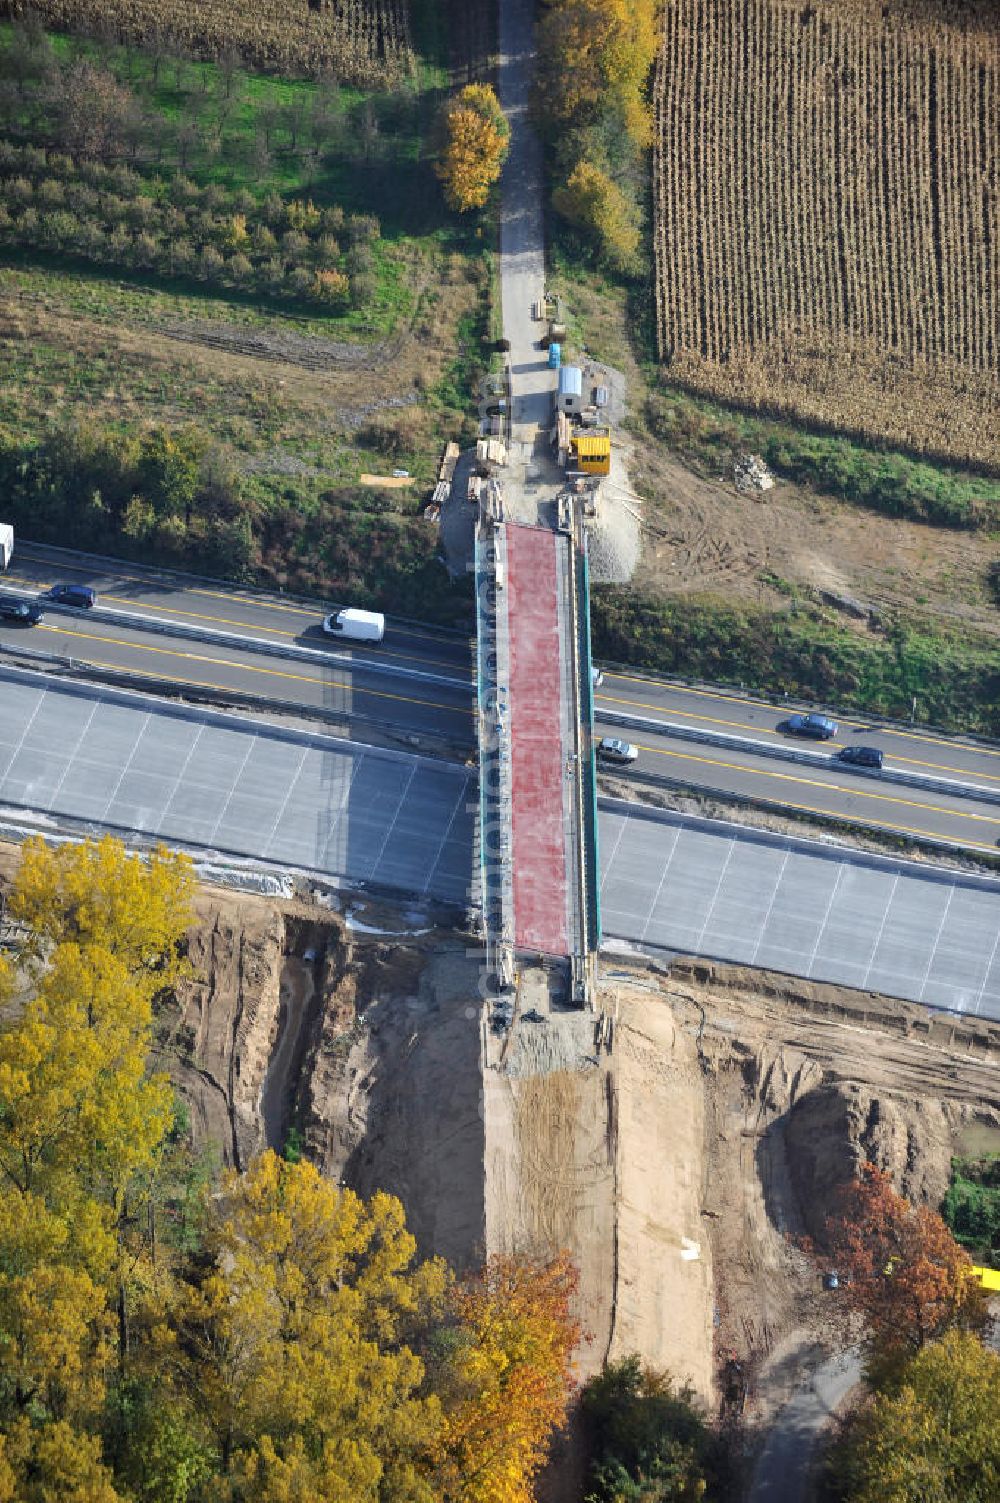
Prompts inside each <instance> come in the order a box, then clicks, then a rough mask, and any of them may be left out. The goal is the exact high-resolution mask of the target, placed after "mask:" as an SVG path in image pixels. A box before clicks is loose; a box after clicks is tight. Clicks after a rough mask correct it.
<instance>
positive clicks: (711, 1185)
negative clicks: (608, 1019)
mask: <svg viewBox="0 0 1000 1503" xmlns="http://www.w3.org/2000/svg"><path fill="white" fill-rule="evenodd" d="M657 982H658V986H659V998H658V1005H660V1006H667V1007H669V1008H670V1010H671V1012H672V1014H673V1016H674V1018H675V1020H676V1023H677V1026H678V1027H679V1028H680V1029H682V1030H683V1031H684V1032H686V1033H687V1034H688V1035H689V1036H690V1037H692V1038H693V1039H694V1040H695V1043H696V1047H697V1050H698V1056H699V1061H700V1070H701V1079H702V1089H703V1099H704V1112H705V1135H704V1141H703V1153H702V1169H703V1175H704V1178H703V1186H702V1218H703V1224H704V1226H705V1229H706V1230H705V1235H706V1237H707V1240H708V1241H709V1242H710V1245H711V1249H712V1257H713V1261H714V1267H715V1287H714V1301H715V1311H714V1317H713V1319H714V1324H715V1341H714V1348H715V1350H714V1359H715V1362H716V1364H717V1366H716V1371H717V1372H718V1365H719V1364H721V1361H722V1360H724V1357H725V1356H726V1355H727V1354H728V1353H729V1352H736V1353H737V1354H738V1355H739V1357H740V1358H741V1360H743V1361H744V1363H745V1364H746V1365H747V1366H748V1368H749V1370H750V1372H751V1374H752V1375H753V1378H752V1383H751V1389H750V1399H749V1403H748V1408H747V1418H748V1421H750V1422H751V1423H753V1422H755V1421H756V1422H764V1421H766V1419H767V1417H768V1415H769V1414H770V1413H771V1412H772V1410H773V1408H774V1407H775V1406H776V1405H777V1404H779V1403H781V1402H782V1401H783V1400H784V1398H785V1397H787V1395H788V1384H789V1382H790V1381H792V1380H793V1377H794V1374H795V1373H796V1372H797V1371H798V1370H799V1367H800V1363H801V1360H802V1358H803V1355H804V1354H805V1353H807V1352H808V1350H809V1349H810V1348H814V1347H816V1345H817V1344H818V1343H820V1342H822V1341H823V1340H824V1339H825V1337H826V1336H827V1335H828V1334H829V1331H828V1320H827V1307H826V1302H825V1300H824V1296H823V1295H822V1293H821V1291H820V1283H819V1279H818V1275H817V1270H816V1268H815V1266H814V1265H813V1264H812V1263H811V1262H810V1261H809V1260H808V1259H807V1258H806V1257H805V1256H804V1254H803V1253H802V1252H801V1251H800V1250H799V1247H798V1240H799V1239H800V1238H802V1237H803V1236H806V1235H810V1234H811V1235H814V1236H816V1237H819V1238H821V1237H822V1232H823V1223H824V1220H825V1217H826V1215H827V1214H829V1212H830V1211H831V1209H832V1208H833V1206H834V1204H835V1201H836V1194H837V1190H838V1188H839V1186H840V1185H841V1184H843V1183H844V1182H845V1180H847V1179H848V1178H850V1177H851V1176H852V1175H853V1173H854V1172H855V1170H856V1168H857V1166H858V1165H859V1164H860V1163H861V1162H863V1161H864V1160H866V1159H867V1160H871V1161H872V1162H874V1163H876V1164H878V1165H879V1166H880V1167H881V1168H884V1169H888V1170H890V1171H891V1172H892V1174H893V1176H894V1179H895V1183H896V1185H897V1186H898V1188H899V1189H900V1190H901V1191H902V1192H903V1193H904V1194H906V1195H907V1196H909V1197H910V1198H912V1199H914V1200H925V1201H927V1202H929V1203H930V1204H932V1205H935V1206H936V1205H938V1204H939V1203H940V1200H941V1197H942V1195H943V1193H944V1190H945V1187H946V1186H947V1183H948V1175H949V1167H950V1160H951V1157H952V1155H953V1154H954V1153H956V1152H969V1151H978V1145H979V1144H980V1143H994V1144H995V1143H1000V1075H998V1072H997V1065H998V1064H1000V1025H997V1024H989V1023H984V1022H978V1021H977V1020H975V1019H957V1018H955V1017H952V1016H950V1015H945V1014H933V1013H928V1012H926V1011H925V1010H924V1009H922V1008H920V1007H917V1006H914V1005H910V1004H907V1003H901V1002H896V1001H893V1000H890V999H886V998H882V997H878V996H876V995H874V994H871V993H859V992H850V991H845V990H843V989H841V988H837V987H833V986H823V985H817V984H812V983H806V982H796V981H793V980H790V979H789V978H787V977H780V976H775V975H772V974H769V973H767V972H760V971H751V970H748V969H745V968H741V967H737V966H720V965H706V964H702V963H697V962H675V963H674V964H673V966H672V967H671V968H670V971H669V972H664V973H660V974H659V975H658V976H657Z"/></svg>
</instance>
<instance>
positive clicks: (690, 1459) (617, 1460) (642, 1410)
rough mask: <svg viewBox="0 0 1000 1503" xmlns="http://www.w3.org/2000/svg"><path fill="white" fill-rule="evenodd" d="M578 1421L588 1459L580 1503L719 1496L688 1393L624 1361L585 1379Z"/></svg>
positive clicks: (711, 1454) (657, 1502) (709, 1448)
mask: <svg viewBox="0 0 1000 1503" xmlns="http://www.w3.org/2000/svg"><path fill="white" fill-rule="evenodd" d="M580 1408H581V1414H582V1417H583V1423H584V1426H585V1429H586V1435H587V1441H588V1446H589V1450H590V1455H591V1465H590V1472H589V1475H588V1485H587V1492H586V1503H666V1500H668V1499H670V1500H674V1499H676V1500H678V1503H681V1500H683V1503H689V1500H694V1499H701V1498H707V1497H710V1496H713V1495H714V1496H721V1494H717V1493H715V1494H713V1493H711V1492H710V1491H709V1486H710V1482H711V1481H712V1479H713V1474H717V1472H718V1457H717V1455H716V1448H715V1444H714V1441H713V1438H712V1435H711V1432H710V1431H709V1429H708V1427H707V1425H706V1424H705V1420H704V1418H703V1416H702V1415H701V1414H700V1413H699V1410H698V1408H697V1406H696V1404H695V1402H694V1396H693V1394H692V1392H691V1390H690V1389H689V1388H680V1389H675V1387H674V1385H673V1382H672V1381H671V1379H670V1377H669V1376H668V1375H667V1374H666V1373H659V1372H656V1371H654V1370H653V1369H651V1368H644V1367H643V1366H642V1363H641V1362H640V1360H639V1358H638V1357H637V1356H631V1357H624V1358H622V1360H621V1361H619V1362H615V1363H612V1364H610V1365H609V1366H608V1367H606V1368H605V1369H604V1371H603V1372H602V1373H599V1374H598V1375H597V1376H596V1377H595V1378H592V1379H591V1380H590V1382H589V1383H588V1384H587V1386H586V1387H585V1388H584V1390H583V1395H582V1398H581V1405H580Z"/></svg>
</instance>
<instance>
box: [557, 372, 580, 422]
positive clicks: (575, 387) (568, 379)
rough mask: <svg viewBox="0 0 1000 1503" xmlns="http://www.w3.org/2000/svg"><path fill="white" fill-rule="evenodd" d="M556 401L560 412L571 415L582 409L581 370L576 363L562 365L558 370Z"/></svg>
mask: <svg viewBox="0 0 1000 1503" xmlns="http://www.w3.org/2000/svg"><path fill="white" fill-rule="evenodd" d="M556 403H557V406H558V408H559V411H560V412H566V413H568V414H569V415H570V417H573V416H575V415H577V414H579V413H581V412H582V411H583V372H582V371H581V369H580V367H579V366H578V365H564V366H562V367H561V368H560V371H559V390H558V394H557V396H556Z"/></svg>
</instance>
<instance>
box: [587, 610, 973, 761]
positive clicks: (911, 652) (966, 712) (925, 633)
mask: <svg viewBox="0 0 1000 1503" xmlns="http://www.w3.org/2000/svg"><path fill="white" fill-rule="evenodd" d="M592 609H593V618H592V625H593V637H594V652H595V655H596V656H597V657H599V658H604V659H607V660H609V661H611V662H615V663H627V664H632V665H634V666H635V667H644V668H649V669H652V670H654V671H656V672H662V673H668V674H674V675H677V676H678V677H681V678H692V679H698V680H701V681H703V682H708V683H727V684H739V685H741V686H743V687H744V688H747V689H753V690H757V691H759V692H760V693H763V694H768V695H773V696H779V697H780V696H781V695H783V694H787V695H790V696H792V697H793V698H797V699H806V700H815V701H817V702H819V703H824V704H828V705H834V706H837V705H839V706H842V707H843V708H845V709H855V710H858V711H862V712H867V713H872V714H879V715H885V716H889V717H893V718H902V719H907V718H909V717H910V715H911V714H913V715H914V718H915V719H916V720H919V721H921V722H926V723H930V724H933V725H940V726H944V727H948V728H952V729H955V730H959V729H965V730H971V731H977V732H980V733H981V734H983V735H993V736H995V735H998V734H1000V666H998V661H997V651H996V644H995V641H994V639H993V638H992V637H987V636H986V635H985V634H983V635H981V636H980V635H977V634H975V633H973V632H970V631H968V630H964V631H963V630H958V629H951V630H948V629H945V628H941V629H935V628H933V627H931V626H928V625H927V623H926V622H919V621H916V620H912V619H907V618H906V617H904V616H902V615H900V616H898V617H896V618H894V619H890V618H888V617H886V618H885V619H884V620H883V621H882V625H881V629H880V630H879V631H878V632H877V633H864V634H862V633H860V632H858V631H856V630H852V629H851V628H850V627H846V626H843V625H841V624H840V622H839V621H838V619H837V616H836V614H835V613H834V612H833V611H830V610H828V609H824V608H823V607H822V606H820V605H818V604H816V603H814V602H810V601H808V600H802V601H791V602H789V603H788V604H787V605H786V607H785V608H784V609H782V610H774V609H771V608H768V607H763V608H757V607H755V606H754V605H753V604H751V603H750V602H743V603H741V604H739V605H733V604H728V603H726V602H724V601H715V600H711V599H709V600H705V599H690V598H688V597H684V598H683V599H682V598H675V599H671V598H670V597H669V596H668V595H655V596H654V595H652V594H646V595H643V594H640V593H638V592H637V591H636V590H634V589H627V588H620V587H612V586H602V587H601V588H599V589H596V590H595V591H594V594H593V602H592ZM914 701H916V704H915V706H914Z"/></svg>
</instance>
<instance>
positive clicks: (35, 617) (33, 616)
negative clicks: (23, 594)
mask: <svg viewBox="0 0 1000 1503" xmlns="http://www.w3.org/2000/svg"><path fill="white" fill-rule="evenodd" d="M44 614H45V613H44V611H43V610H42V608H41V606H40V605H39V604H38V602H37V601H36V600H0V620H2V621H13V622H15V624H16V625H18V626H37V625H38V623H39V621H41V619H42V616H43V615H44Z"/></svg>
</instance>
